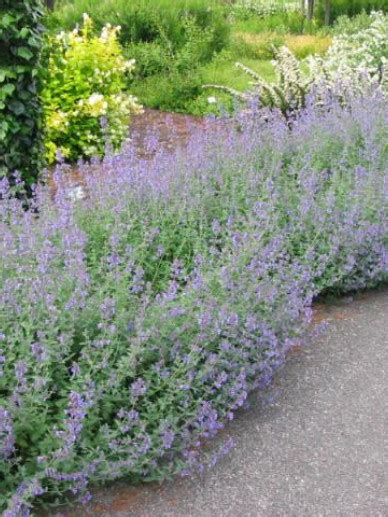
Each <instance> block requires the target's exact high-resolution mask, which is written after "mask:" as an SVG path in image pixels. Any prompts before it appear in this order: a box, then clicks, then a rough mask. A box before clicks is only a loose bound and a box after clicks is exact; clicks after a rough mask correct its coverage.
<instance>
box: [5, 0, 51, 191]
mask: <svg viewBox="0 0 388 517" xmlns="http://www.w3.org/2000/svg"><path fill="white" fill-rule="evenodd" d="M42 16H43V4H42V2H41V0H18V1H16V2H15V0H2V1H1V5H0V178H2V177H4V176H11V175H12V174H13V172H14V171H18V172H19V173H20V174H21V175H22V178H23V180H24V181H25V182H26V184H27V185H31V184H32V183H34V182H35V181H36V179H37V175H38V173H39V170H40V168H41V166H42V162H41V160H42V156H43V153H42V113H41V106H40V102H39V95H38V93H39V78H38V75H39V74H38V70H39V59H40V55H41V49H42V43H43V39H42V33H43V26H42V24H41V18H42Z"/></svg>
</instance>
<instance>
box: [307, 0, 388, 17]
mask: <svg viewBox="0 0 388 517" xmlns="http://www.w3.org/2000/svg"><path fill="white" fill-rule="evenodd" d="M362 11H366V12H368V13H370V12H371V11H385V12H387V11H388V3H387V0H331V8H330V12H331V15H330V17H331V20H332V21H334V20H335V19H336V18H338V17H339V16H342V15H347V16H355V15H356V14H359V13H361V12H362ZM316 14H317V17H318V18H319V19H320V20H323V19H324V1H323V0H320V2H319V4H318V9H317V13H316Z"/></svg>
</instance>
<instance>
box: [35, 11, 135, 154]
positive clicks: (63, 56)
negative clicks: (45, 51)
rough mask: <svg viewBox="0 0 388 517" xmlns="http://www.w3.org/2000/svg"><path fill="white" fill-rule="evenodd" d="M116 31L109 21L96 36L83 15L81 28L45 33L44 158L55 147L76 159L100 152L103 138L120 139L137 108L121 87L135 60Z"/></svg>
mask: <svg viewBox="0 0 388 517" xmlns="http://www.w3.org/2000/svg"><path fill="white" fill-rule="evenodd" d="M119 30H120V27H112V26H111V25H109V24H108V25H106V26H105V27H104V28H103V29H102V31H101V34H99V35H95V34H94V33H93V23H92V20H91V19H90V18H89V16H87V15H84V24H83V27H82V29H75V30H73V31H72V32H69V33H65V32H61V33H60V34H58V35H57V36H55V37H51V38H50V41H49V50H50V56H49V65H48V72H47V77H46V81H45V87H44V91H43V104H44V112H45V120H46V128H47V134H46V157H47V160H48V162H49V163H52V162H54V161H55V159H56V156H57V154H58V152H59V153H60V154H61V155H63V156H64V157H65V158H67V159H69V160H75V159H77V158H78V157H80V156H83V157H90V156H95V155H101V154H103V152H104V145H105V141H106V140H108V141H109V142H110V144H111V145H112V146H113V148H115V149H118V148H119V147H120V145H121V144H122V142H123V141H124V140H125V138H126V136H127V133H128V125H129V122H130V117H131V115H132V114H133V113H136V112H139V111H140V109H141V108H140V106H139V105H138V104H137V101H136V98H135V97H133V96H131V95H129V94H128V93H127V92H126V91H125V86H126V76H127V74H130V73H131V71H132V70H133V67H134V61H133V60H130V61H127V60H126V59H125V58H124V56H123V54H122V49H121V46H120V44H119V41H118V33H119Z"/></svg>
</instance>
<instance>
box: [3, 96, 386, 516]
mask: <svg viewBox="0 0 388 517" xmlns="http://www.w3.org/2000/svg"><path fill="white" fill-rule="evenodd" d="M95 101H96V103H99V102H100V101H101V99H99V98H96V99H95ZM306 106H307V108H306V109H302V110H300V112H297V113H296V114H295V118H294V120H293V121H292V124H289V121H287V120H286V119H285V117H284V116H283V115H282V114H281V113H280V112H279V110H269V109H268V110H265V117H263V116H256V113H255V112H254V113H253V115H254V116H247V115H246V114H245V113H241V114H239V115H238V116H237V118H235V119H231V120H227V119H223V120H222V121H221V123H218V122H217V121H214V120H209V122H208V124H209V128H208V129H210V128H211V129H212V131H204V130H202V129H201V131H199V132H198V133H197V134H194V135H193V138H192V140H191V141H190V143H189V144H188V146H187V148H185V149H178V150H176V151H175V152H172V153H171V152H169V151H163V150H162V149H160V150H158V149H157V151H156V153H155V156H154V157H151V158H149V160H148V161H145V160H144V159H142V158H137V157H136V153H134V152H133V149H131V148H129V149H127V150H125V152H122V153H121V154H118V155H113V156H111V155H109V154H108V155H107V156H105V158H104V159H103V161H102V164H101V174H98V175H95V174H94V172H95V169H96V167H95V164H93V163H91V164H88V163H86V164H81V165H80V172H81V173H82V176H83V179H84V192H85V196H83V199H80V198H78V196H72V197H70V196H68V188H69V185H68V182H69V180H68V177H67V176H66V173H65V171H62V170H61V169H60V167H58V168H57V169H58V170H57V171H56V174H55V178H54V179H55V182H56V186H57V191H56V194H55V197H54V198H53V196H52V192H50V190H49V188H48V187H45V186H38V187H37V188H36V189H35V191H34V194H35V196H34V198H33V199H32V200H31V201H30V203H31V207H30V208H31V209H30V210H29V209H27V208H28V207H27V206H26V203H27V202H26V200H25V199H19V198H18V197H15V195H14V192H13V190H12V189H13V187H10V185H9V184H8V183H7V181H6V180H1V181H0V255H1V257H2V261H1V275H0V472H1V476H0V511H4V512H5V513H4V515H5V516H6V517H14V516H15V517H16V516H19V515H28V511H29V508H30V505H31V502H32V501H34V500H36V499H38V500H39V499H42V498H45V499H46V500H53V499H55V498H57V499H59V498H62V499H64V498H65V495H66V493H68V491H69V490H71V493H72V494H73V495H75V497H77V498H79V499H80V500H81V501H87V500H88V499H89V497H90V495H89V494H88V491H87V488H88V484H89V483H98V482H101V481H108V480H114V479H116V478H119V477H122V476H125V477H126V478H127V479H129V480H132V481H134V482H137V481H140V480H144V479H148V480H149V479H153V480H155V479H163V478H164V477H166V476H170V475H172V474H174V473H177V472H180V473H182V474H184V475H187V474H189V473H191V472H193V471H197V470H201V469H202V468H203V461H202V458H201V454H200V452H199V448H200V445H201V444H202V443H203V442H204V441H208V440H209V439H210V438H212V437H214V436H215V434H216V433H218V432H219V430H220V429H222V428H223V427H224V426H225V425H226V423H227V422H228V421H229V420H231V419H232V418H233V417H234V414H235V412H236V411H237V410H238V409H239V408H241V407H244V406H245V404H246V401H247V398H248V395H249V393H250V392H251V391H252V390H255V389H260V388H263V387H265V386H267V385H268V383H269V382H270V381H271V379H272V377H273V375H274V372H275V371H276V370H277V369H278V368H279V367H280V366H281V365H282V364H283V363H284V361H285V357H286V354H287V352H288V350H290V349H291V348H292V347H293V346H295V344H297V343H300V342H301V341H302V342H303V339H304V337H305V336H306V332H307V329H308V324H309V321H310V317H311V303H312V301H313V299H314V297H315V296H317V295H318V294H321V293H324V292H327V291H328V290H331V291H335V292H343V291H348V290H353V289H358V288H365V287H371V286H374V285H376V284H378V283H379V282H383V281H385V280H387V278H388V263H387V252H386V249H387V244H388V235H387V225H386V211H387V196H386V185H387V169H386V151H387V150H386V142H387V126H386V120H387V110H388V107H387V100H386V99H385V98H384V97H383V96H382V94H381V91H380V90H379V89H376V88H375V89H374V90H373V91H371V92H370V94H369V96H367V97H357V96H350V97H349V98H348V99H347V106H349V108H350V109H347V108H344V107H343V105H342V104H341V103H340V102H338V99H337V98H336V97H335V96H334V95H332V96H330V95H327V99H326V104H325V105H324V106H322V105H320V106H319V107H317V103H316V102H315V98H313V97H311V96H310V97H309V98H308V99H307V100H306ZM102 107H103V106H102ZM251 109H252V110H254V109H256V108H255V107H254V106H253V107H252V108H251ZM260 114H263V110H262V109H260ZM16 183H18V181H17V179H16ZM18 188H19V189H21V188H22V186H21V185H18ZM19 197H20V196H19ZM229 447H230V444H229V443H227V444H225V446H224V447H223V448H222V450H221V451H219V452H217V453H216V455H215V456H214V457H213V459H210V460H209V461H207V462H206V463H207V464H210V465H211V464H212V463H214V461H216V459H217V457H220V455H222V454H223V452H226V451H227V450H228V448H229Z"/></svg>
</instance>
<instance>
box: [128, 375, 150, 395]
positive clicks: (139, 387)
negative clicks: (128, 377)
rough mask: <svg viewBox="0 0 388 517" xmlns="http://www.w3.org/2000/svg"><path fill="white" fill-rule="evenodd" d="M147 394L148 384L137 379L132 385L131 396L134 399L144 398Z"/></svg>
mask: <svg viewBox="0 0 388 517" xmlns="http://www.w3.org/2000/svg"><path fill="white" fill-rule="evenodd" d="M146 392H147V384H146V382H145V381H144V379H136V381H135V382H133V383H132V385H131V394H132V397H133V398H134V399H137V398H139V397H142V396H143V395H145V394H146Z"/></svg>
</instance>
